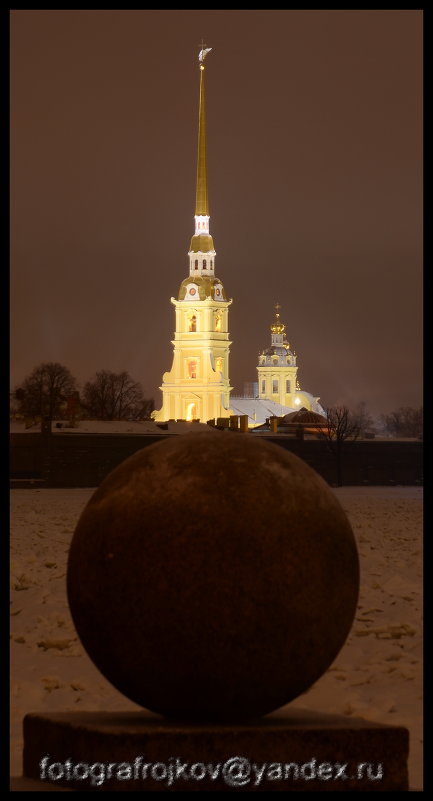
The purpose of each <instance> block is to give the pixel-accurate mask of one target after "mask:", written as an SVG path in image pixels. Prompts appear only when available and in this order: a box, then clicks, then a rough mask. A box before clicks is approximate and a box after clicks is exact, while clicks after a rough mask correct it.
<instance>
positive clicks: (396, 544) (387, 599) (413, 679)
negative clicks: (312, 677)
mask: <svg viewBox="0 0 433 801" xmlns="http://www.w3.org/2000/svg"><path fill="white" fill-rule="evenodd" d="M93 491H94V490H92V489H59V490H56V489H42V490H12V491H11V531H12V535H11V544H12V553H11V585H12V590H11V612H10V614H11V618H10V620H11V655H12V682H11V692H12V701H11V708H12V753H11V771H12V774H13V775H19V774H21V752H22V745H23V743H22V731H21V727H22V719H23V716H24V715H25V714H26V713H27V712H34V711H54V710H64V711H67V710H77V709H88V710H102V709H105V710H126V709H137V708H138V707H136V705H135V704H133V703H132V702H130V701H128V700H127V699H126V698H125V697H124V696H122V695H120V693H118V692H117V691H116V690H115V689H113V687H111V685H110V684H109V683H108V682H107V681H106V680H105V679H104V678H103V677H102V676H101V675H100V673H99V672H98V670H97V669H96V668H95V667H94V666H93V664H92V663H91V661H90V660H89V658H88V657H87V655H86V654H85V652H84V650H83V648H82V647H81V644H80V642H79V640H78V639H77V635H76V633H75V630H74V627H73V624H72V621H71V617H70V614H69V610H68V605H67V601H66V592H65V574H66V560H67V553H68V548H69V543H70V540H71V536H72V533H73V530H74V527H75V525H76V522H77V520H78V517H79V515H80V513H81V511H82V509H83V507H84V506H85V504H86V502H87V501H88V499H89V498H90V496H91V495H92V493H93ZM334 492H335V493H336V495H337V497H338V498H339V500H340V502H341V504H342V506H343V508H344V509H345V510H346V512H347V514H348V516H349V519H350V521H351V524H352V527H353V530H354V533H355V536H356V538H357V542H358V548H359V552H360V558H361V584H362V586H361V595H360V600H359V607H358V611H357V615H356V619H355V622H354V625H353V628H352V631H351V634H350V636H349V638H348V640H347V642H346V645H345V646H344V648H343V649H342V651H341V652H340V654H339V655H338V657H337V659H336V660H335V662H334V664H333V665H332V666H331V667H330V669H329V670H328V671H327V673H326V674H325V675H324V676H323V677H322V678H321V679H320V680H319V681H318V682H317V683H316V684H315V685H314V686H313V687H312V688H311V689H310V690H309V691H308V692H307V693H305V694H304V695H303V696H301V697H300V698H299V699H297V700H296V701H295V702H293V705H296V706H300V707H304V708H309V709H318V710H322V711H323V712H335V713H340V714H344V715H348V716H350V715H353V716H358V717H364V718H367V719H369V720H375V721H379V722H383V723H395V724H398V725H403V726H407V727H408V729H409V730H410V756H409V770H410V784H411V787H412V788H415V789H421V788H422V775H421V771H422V768H421V753H422V728H421V715H422V707H421V697H422V695H421V693H422V676H421V670H422V664H421V655H422V654H421V580H422V540H421V527H422V489H421V488H419V487H390V488H388V487H343V488H341V489H338V490H334ZM372 759H373V761H374V757H373V758H372Z"/></svg>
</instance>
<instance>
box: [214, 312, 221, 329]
mask: <svg viewBox="0 0 433 801" xmlns="http://www.w3.org/2000/svg"><path fill="white" fill-rule="evenodd" d="M215 331H221V315H220V314H216V315H215Z"/></svg>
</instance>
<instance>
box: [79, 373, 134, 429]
mask: <svg viewBox="0 0 433 801" xmlns="http://www.w3.org/2000/svg"><path fill="white" fill-rule="evenodd" d="M144 404H145V399H144V397H143V391H142V389H141V385H140V384H139V383H138V382H136V381H134V380H133V379H132V378H131V376H130V375H129V373H127V372H125V371H124V372H123V373H112V372H111V371H110V370H101V371H100V372H98V373H96V375H95V377H94V379H93V380H92V381H88V382H87V384H85V386H84V390H83V401H82V406H84V408H85V409H87V412H88V413H89V414H90V416H91V417H94V418H96V419H97V420H130V419H131V418H138V417H139V416H141V415H142V411H143V406H144Z"/></svg>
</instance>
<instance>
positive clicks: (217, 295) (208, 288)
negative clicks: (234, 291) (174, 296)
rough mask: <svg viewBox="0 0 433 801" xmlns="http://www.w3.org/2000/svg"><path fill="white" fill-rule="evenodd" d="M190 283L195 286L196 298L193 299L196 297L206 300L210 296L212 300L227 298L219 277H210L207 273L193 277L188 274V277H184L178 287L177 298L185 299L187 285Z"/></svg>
mask: <svg viewBox="0 0 433 801" xmlns="http://www.w3.org/2000/svg"><path fill="white" fill-rule="evenodd" d="M192 284H194V285H195V286H196V287H197V298H195V297H194V300H195V299H197V300H198V301H200V300H206V299H207V298H211V299H212V300H227V298H226V294H225V290H224V287H223V285H222V283H221V281H220V280H219V278H212V277H210V276H207V275H197V276H194V277H193V276H192V275H190V276H188V278H184V280H183V281H182V283H181V285H180V287H179V294H178V300H185V295H186V294H187V291H188V286H191V285H192ZM190 294H191V293H190ZM191 300H192V298H191Z"/></svg>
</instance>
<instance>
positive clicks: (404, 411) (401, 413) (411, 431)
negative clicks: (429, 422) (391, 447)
mask: <svg viewBox="0 0 433 801" xmlns="http://www.w3.org/2000/svg"><path fill="white" fill-rule="evenodd" d="M382 422H383V424H384V427H385V429H386V431H387V432H388V433H389V434H392V435H393V436H394V437H419V435H420V434H422V431H423V407H422V406H421V408H419V409H414V408H412V406H401V407H400V409H397V410H396V411H395V412H391V414H387V415H383V416H382Z"/></svg>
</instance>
